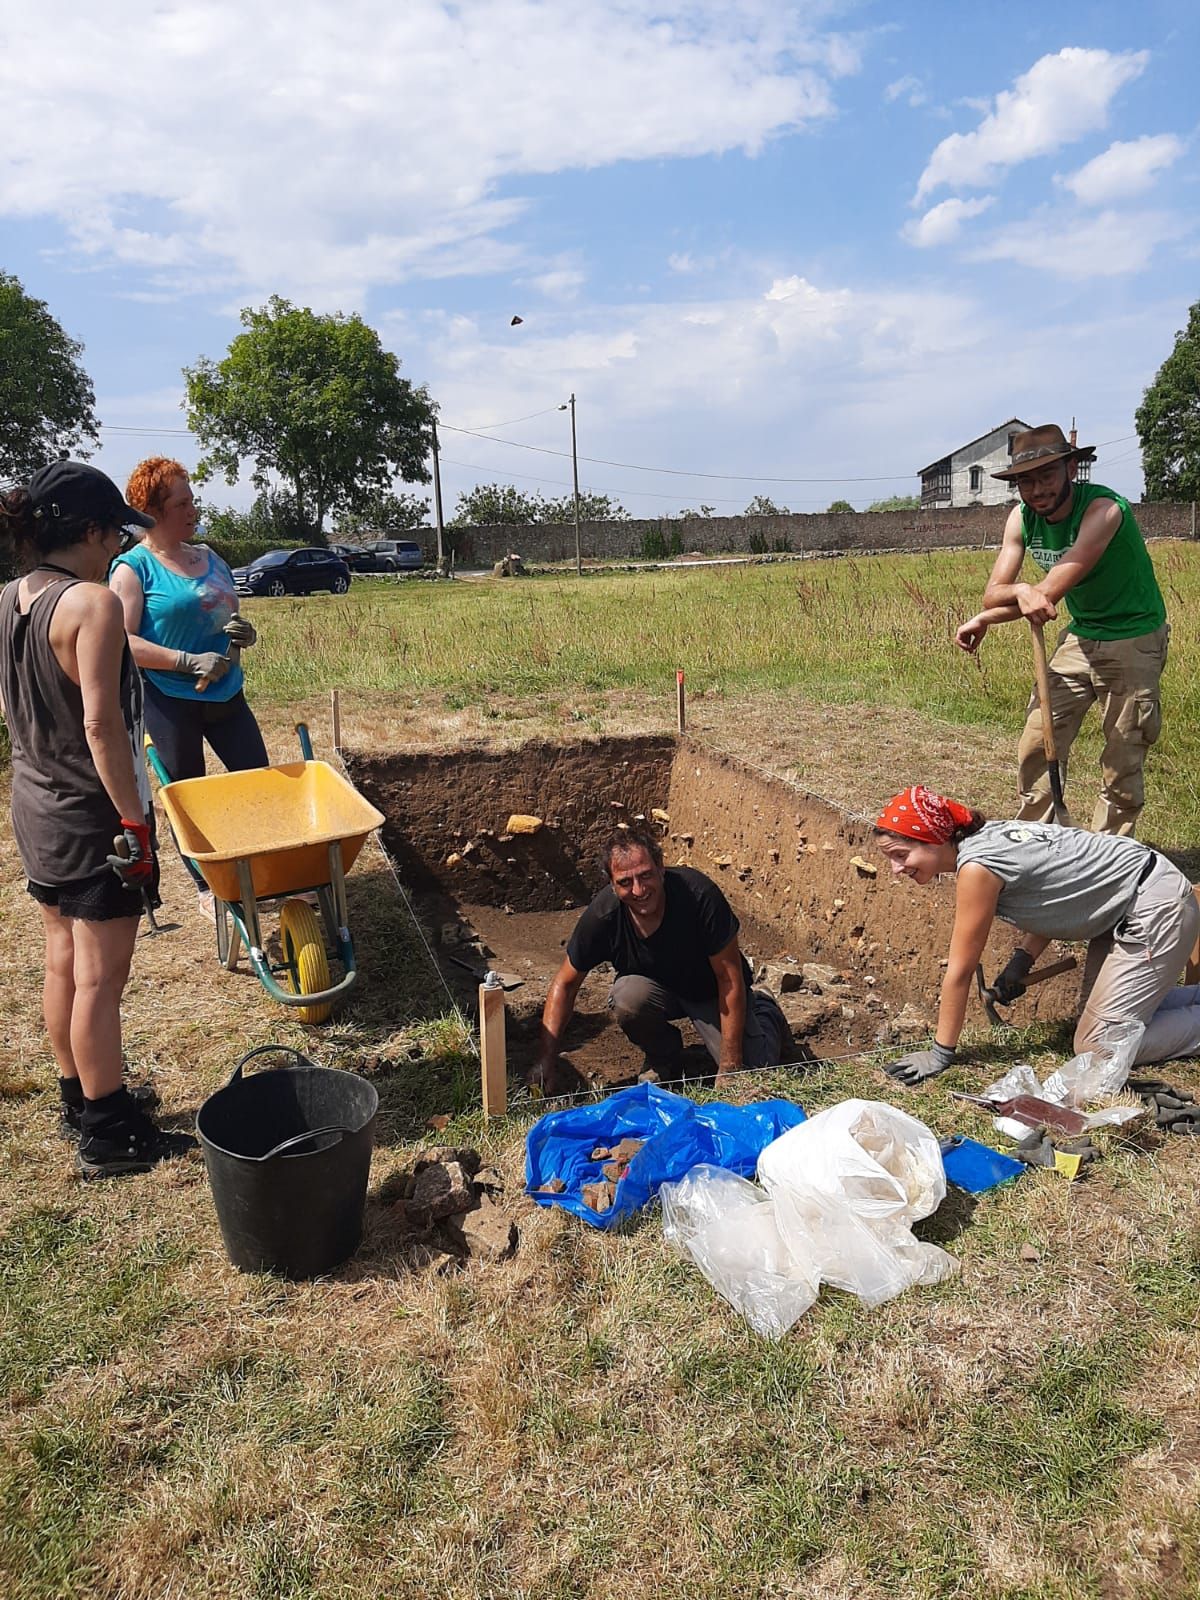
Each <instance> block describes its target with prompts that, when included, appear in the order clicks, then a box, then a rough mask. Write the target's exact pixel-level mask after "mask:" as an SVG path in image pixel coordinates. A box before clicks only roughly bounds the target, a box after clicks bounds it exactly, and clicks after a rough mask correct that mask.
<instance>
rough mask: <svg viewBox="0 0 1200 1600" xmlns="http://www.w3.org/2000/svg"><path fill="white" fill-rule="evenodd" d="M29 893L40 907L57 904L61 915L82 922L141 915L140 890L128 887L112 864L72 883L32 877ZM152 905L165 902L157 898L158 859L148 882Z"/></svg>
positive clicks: (156, 905)
mask: <svg viewBox="0 0 1200 1600" xmlns="http://www.w3.org/2000/svg"><path fill="white" fill-rule="evenodd" d="M28 887H29V893H30V894H31V895H32V896H33V898H34V899H35V900H36V901H37V903H38V905H40V906H54V907H56V908H57V910H58V914H59V916H62V917H78V919H79V920H80V921H81V922H113V921H115V920H116V918H117V917H140V916H141V914H142V910H143V906H142V896H141V893H140V892H139V891H138V890H137V889H127V888H126V887H125V885H124V884H123V883H122V882H121V880H120V878H118V877H117V875H116V873H115V872H114V871H113V870H112V868H111V867H105V869H104V871H103V872H95V873H93V874H92V876H91V877H90V878H76V879H75V880H74V881H73V882H72V883H56V884H47V883H34V881H33V879H32V878H31V879H30V880H29V885H28ZM147 888H148V889H149V893H150V904H151V905H152V906H153V907H154V908H155V910H157V909H158V907H159V906H160V905H161V904H162V901H161V900H160V899H159V898H158V861H157V860H155V863H154V875H153V877H152V878H151V881H150V883H149V884H148V885H147Z"/></svg>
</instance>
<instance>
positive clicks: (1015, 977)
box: [992, 950, 1033, 1006]
mask: <svg viewBox="0 0 1200 1600" xmlns="http://www.w3.org/2000/svg"><path fill="white" fill-rule="evenodd" d="M1032 970H1033V957H1032V956H1031V955H1030V954H1029V951H1028V950H1014V951H1013V953H1012V955H1011V956H1010V957H1009V959H1008V965H1007V966H1006V967H1005V968H1004V969H1003V970H1002V971H1000V972H998V973H997V974H996V977H995V981H994V982H993V984H992V997H993V999H995V1000H997V1001H999V1003H1000V1004H1001V1005H1002V1006H1009V1005H1011V1004H1012V1003H1013V1001H1014V1000H1019V999H1020V998H1021V996H1022V995H1023V994H1024V993H1025V979H1026V978H1027V977H1028V976H1029V974H1030V973H1031V972H1032Z"/></svg>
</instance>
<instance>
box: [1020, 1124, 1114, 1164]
mask: <svg viewBox="0 0 1200 1600" xmlns="http://www.w3.org/2000/svg"><path fill="white" fill-rule="evenodd" d="M1060 1152H1061V1154H1063V1155H1064V1156H1078V1158H1079V1165H1080V1166H1081V1167H1086V1166H1087V1165H1088V1163H1089V1162H1091V1161H1098V1160H1099V1158H1100V1152H1099V1150H1098V1149H1097V1148H1096V1146H1095V1145H1094V1144H1093V1143H1092V1141H1091V1139H1089V1138H1088V1137H1087V1136H1086V1135H1084V1136H1081V1137H1080V1138H1078V1139H1057V1140H1056V1139H1054V1138H1052V1136H1051V1135H1050V1134H1048V1133H1047V1132H1046V1131H1045V1130H1044V1129H1035V1130H1034V1132H1032V1133H1029V1134H1027V1135H1026V1136H1025V1138H1024V1139H1022V1140H1021V1142H1020V1144H1018V1145H1016V1146H1014V1148H1013V1152H1012V1153H1013V1155H1014V1156H1016V1158H1017V1160H1018V1161H1023V1162H1024V1163H1025V1165H1026V1166H1027V1167H1054V1166H1055V1165H1056V1164H1057V1163H1056V1159H1055V1158H1056V1157H1057V1156H1058V1155H1059V1153H1060ZM1068 1175H1069V1174H1068Z"/></svg>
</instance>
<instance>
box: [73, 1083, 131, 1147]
mask: <svg viewBox="0 0 1200 1600" xmlns="http://www.w3.org/2000/svg"><path fill="white" fill-rule="evenodd" d="M144 1120H145V1119H144V1118H143V1117H142V1115H141V1113H140V1112H139V1111H138V1108H137V1106H136V1105H135V1104H134V1102H133V1100H132V1098H131V1097H130V1093H129V1090H128V1089H127V1088H126V1087H125V1085H124V1084H122V1085H121V1087H120V1088H119V1089H114V1090H113V1092H112V1093H111V1094H105V1095H101V1096H100V1098H99V1099H98V1100H89V1099H88V1098H87V1096H86V1095H85V1096H84V1100H83V1132H84V1135H85V1137H92V1136H93V1135H95V1136H99V1137H101V1138H103V1137H105V1136H106V1135H107V1134H109V1133H111V1132H113V1131H114V1130H116V1129H120V1128H122V1127H124V1126H125V1125H126V1124H127V1123H129V1122H130V1121H136V1122H141V1121H144Z"/></svg>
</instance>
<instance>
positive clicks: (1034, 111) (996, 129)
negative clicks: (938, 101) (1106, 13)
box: [914, 49, 1149, 203]
mask: <svg viewBox="0 0 1200 1600" xmlns="http://www.w3.org/2000/svg"><path fill="white" fill-rule="evenodd" d="M1148 60H1149V55H1148V52H1146V51H1145V50H1139V51H1136V52H1134V51H1125V52H1122V53H1121V54H1113V53H1112V52H1111V51H1108V50H1081V49H1066V50H1060V51H1059V52H1058V54H1057V55H1053V56H1043V57H1042V58H1041V60H1040V61H1035V62H1034V64H1033V66H1032V67H1031V68H1030V69H1029V71H1028V72H1025V73H1022V75H1021V76H1020V77H1019V78H1018V79H1017V80H1016V83H1015V84H1014V85H1013V87H1012V88H1011V89H1005V90H1003V91H1002V92H1001V93H1000V94H998V95H997V96H996V102H995V105H994V107H993V108H992V109H991V110H990V111H989V112H988V114H987V115H986V116H985V117H984V119H983V121H982V122H981V123H980V124H979V126H978V128H976V129H975V130H974V131H973V132H972V133H952V134H950V136H949V137H948V138H946V139H943V140H942V142H941V143H940V144H939V145H938V146H937V148H936V149H935V150H934V152H933V154H932V155H931V156H930V158H929V161H928V164H927V165H926V167H925V170H924V172H923V173H922V174H921V179H920V182H919V183H918V184H917V193H916V201H920V200H922V199H924V197H925V196H926V195H927V194H930V193H931V192H932V191H933V190H934V189H937V188H940V187H942V186H943V185H948V186H950V187H951V188H959V187H966V188H984V187H986V186H987V185H988V184H991V183H994V182H995V181H996V179H997V177H998V176H999V174H1000V173H1001V172H1002V171H1003V170H1004V169H1005V168H1007V167H1012V166H1016V165H1017V164H1018V163H1020V162H1022V161H1028V160H1030V159H1031V158H1032V157H1034V156H1044V155H1048V154H1050V153H1051V152H1052V151H1054V150H1057V149H1059V148H1060V146H1062V145H1065V144H1070V143H1071V142H1072V141H1073V140H1075V139H1078V138H1081V137H1082V136H1083V135H1084V134H1085V133H1092V132H1094V131H1095V130H1096V129H1097V128H1103V127H1104V125H1105V123H1106V122H1107V120H1108V109H1109V106H1110V104H1111V103H1112V100H1113V97H1114V95H1116V93H1117V91H1118V90H1119V89H1121V88H1122V87H1123V85H1125V84H1126V83H1129V82H1130V81H1131V80H1132V79H1134V78H1136V77H1137V76H1138V75H1139V74H1140V73H1141V72H1142V71H1143V70H1144V68H1145V66H1146V62H1147V61H1148ZM914 203H915V202H914Z"/></svg>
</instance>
